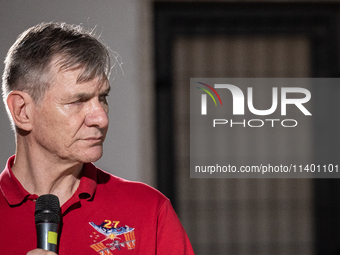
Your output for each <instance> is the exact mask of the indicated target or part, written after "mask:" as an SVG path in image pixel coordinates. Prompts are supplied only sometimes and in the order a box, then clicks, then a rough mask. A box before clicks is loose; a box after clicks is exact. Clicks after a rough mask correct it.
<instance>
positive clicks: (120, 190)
mask: <svg viewBox="0 0 340 255" xmlns="http://www.w3.org/2000/svg"><path fill="white" fill-rule="evenodd" d="M97 191H98V192H99V193H100V194H111V196H112V197H114V198H115V199H117V200H128V201H130V202H132V203H144V204H145V205H149V206H151V205H153V206H157V207H159V208H160V207H161V206H162V205H163V204H164V203H166V202H169V199H168V198H167V197H166V196H164V195H163V194H162V193H161V192H160V191H158V190H157V189H155V188H153V187H151V186H149V185H147V184H145V183H142V182H137V181H130V180H126V179H123V178H120V177H117V176H115V175H113V174H110V173H108V172H105V171H103V170H101V169H99V168H97Z"/></svg>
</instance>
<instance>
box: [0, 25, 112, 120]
mask: <svg viewBox="0 0 340 255" xmlns="http://www.w3.org/2000/svg"><path fill="white" fill-rule="evenodd" d="M54 59H58V65H59V67H60V70H73V69H81V70H82V71H81V73H80V75H79V77H78V78H77V83H82V82H86V81H90V80H92V79H94V78H97V77H98V78H99V81H100V82H102V81H104V80H108V79H109V75H110V70H111V64H110V53H109V50H108V48H107V47H105V46H104V45H103V44H102V43H101V42H99V41H98V39H96V38H95V37H94V35H93V33H92V32H90V31H86V30H84V29H83V28H82V27H81V26H78V25H69V24H66V23H59V22H50V23H41V24H38V25H36V26H34V27H31V28H29V29H28V30H26V31H24V32H23V33H22V34H21V35H19V37H18V38H17V40H16V42H15V43H14V44H13V45H12V47H11V48H10V49H9V51H8V53H7V56H6V59H5V68H4V72H3V76H2V96H3V100H4V103H5V106H6V109H7V111H8V107H7V103H6V101H7V96H8V95H9V93H10V92H11V91H13V90H19V91H24V92H26V93H28V94H29V95H30V96H31V97H32V99H33V101H34V102H35V103H38V102H39V101H40V100H41V99H42V97H43V96H44V93H45V92H46V91H47V90H48V89H49V88H50V86H51V85H52V82H51V81H50V78H51V77H49V70H50V68H51V63H52V61H53V60H54ZM8 113H9V112H8ZM9 117H10V118H11V115H10V113H9ZM12 124H13V123H12Z"/></svg>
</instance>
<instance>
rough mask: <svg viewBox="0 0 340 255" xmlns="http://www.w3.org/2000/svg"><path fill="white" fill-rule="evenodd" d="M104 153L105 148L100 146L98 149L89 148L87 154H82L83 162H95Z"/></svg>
mask: <svg viewBox="0 0 340 255" xmlns="http://www.w3.org/2000/svg"><path fill="white" fill-rule="evenodd" d="M102 155H103V149H102V148H100V149H99V148H98V149H94V148H92V149H90V150H88V151H87V152H86V153H85V154H83V155H82V157H81V162H82V163H90V162H95V161H97V160H99V159H100V158H101V157H102Z"/></svg>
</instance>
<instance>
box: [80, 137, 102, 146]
mask: <svg viewBox="0 0 340 255" xmlns="http://www.w3.org/2000/svg"><path fill="white" fill-rule="evenodd" d="M103 139H104V138H103V137H102V136H98V137H96V136H95V137H88V138H85V139H83V140H84V141H86V142H89V143H95V144H102V143H103Z"/></svg>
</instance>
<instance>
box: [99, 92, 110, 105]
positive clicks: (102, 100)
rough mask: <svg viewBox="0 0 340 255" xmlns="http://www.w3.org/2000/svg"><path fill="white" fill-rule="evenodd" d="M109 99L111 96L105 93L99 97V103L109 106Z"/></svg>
mask: <svg viewBox="0 0 340 255" xmlns="http://www.w3.org/2000/svg"><path fill="white" fill-rule="evenodd" d="M108 97H109V94H108V93H105V94H103V95H100V96H99V101H100V102H102V103H104V104H107V98H108Z"/></svg>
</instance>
